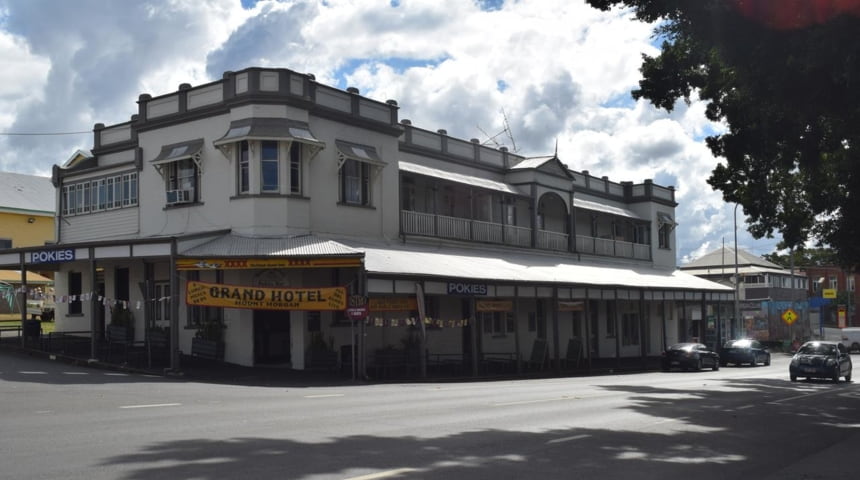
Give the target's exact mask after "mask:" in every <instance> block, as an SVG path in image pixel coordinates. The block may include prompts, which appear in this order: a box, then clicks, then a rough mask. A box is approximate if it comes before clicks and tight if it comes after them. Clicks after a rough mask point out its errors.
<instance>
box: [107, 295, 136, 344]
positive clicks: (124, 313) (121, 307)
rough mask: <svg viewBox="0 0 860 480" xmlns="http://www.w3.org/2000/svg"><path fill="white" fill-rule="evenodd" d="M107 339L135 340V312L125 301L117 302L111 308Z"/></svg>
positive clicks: (123, 341)
mask: <svg viewBox="0 0 860 480" xmlns="http://www.w3.org/2000/svg"><path fill="white" fill-rule="evenodd" d="M107 340H108V342H111V343H130V342H132V341H134V313H132V311H131V310H129V308H128V306H127V305H125V304H124V303H117V304H115V305H114V306H113V307H111V309H110V325H108V327H107Z"/></svg>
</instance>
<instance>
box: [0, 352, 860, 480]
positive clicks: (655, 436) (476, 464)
mask: <svg viewBox="0 0 860 480" xmlns="http://www.w3.org/2000/svg"><path fill="white" fill-rule="evenodd" d="M854 360H855V363H858V362H860V356H857V355H855V356H854ZM858 450H860V383H844V382H840V383H839V384H833V383H831V382H828V381H811V382H806V381H800V382H797V383H792V382H790V381H789V380H788V357H787V356H783V355H774V360H773V363H772V365H771V366H769V367H763V366H759V367H756V368H751V367H740V368H737V367H724V368H722V369H721V370H720V371H717V372H712V371H702V372H671V373H663V372H653V373H642V374H629V375H613V376H592V377H577V378H563V379H540V380H518V381H487V382H468V383H412V384H380V385H367V384H347V385H340V386H309V387H283V386H281V387H271V386H270V387H259V386H240V385H225V384H209V383H200V382H194V381H188V380H176V379H164V378H160V377H147V376H141V375H130V374H122V373H117V372H110V371H105V370H98V369H90V368H86V367H78V366H72V365H68V364H64V363H60V362H52V361H49V360H43V359H36V358H30V357H25V356H20V355H17V354H12V353H9V352H2V351H0V478H3V479H7V478H8V479H159V480H162V479H216V478H217V479H221V478H240V479H258V478H279V479H313V480H318V479H351V480H359V479H360V480H370V479H382V478H410V479H412V478H420V479H440V480H442V479H445V480H450V479H466V478H468V479H484V478H486V479H514V478H516V479H520V478H523V479H531V478H543V479H556V478H558V479H562V478H564V479H578V478H583V479H591V478H602V479H615V478H624V479H658V478H659V479H666V478H695V479H697V480H700V479H725V478H757V479H759V478H772V479H786V478H792V479H797V478H808V479H813V478H814V479H829V478H850V477H852V476H854V475H855V474H856V471H857V470H858V466H857V462H856V461H855V455H856V453H855V452H857V451H858Z"/></svg>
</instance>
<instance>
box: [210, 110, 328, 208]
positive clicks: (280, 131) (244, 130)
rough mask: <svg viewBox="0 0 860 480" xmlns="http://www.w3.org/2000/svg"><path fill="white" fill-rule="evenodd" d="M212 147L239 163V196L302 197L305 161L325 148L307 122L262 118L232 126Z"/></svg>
mask: <svg viewBox="0 0 860 480" xmlns="http://www.w3.org/2000/svg"><path fill="white" fill-rule="evenodd" d="M213 144H214V145H215V148H217V149H218V150H220V151H221V153H222V154H224V156H225V157H227V158H228V159H231V160H232V159H234V158H235V159H236V165H237V167H236V172H237V175H236V180H237V191H238V193H239V194H240V195H243V194H260V193H266V194H281V195H301V194H302V161H303V160H310V159H313V158H314V157H315V156H316V155H317V154H318V153H319V152H320V151H321V150H322V149H324V148H325V143H323V142H321V141H319V140H318V139H317V138H316V137H314V135H313V134H312V133H311V131H310V127H309V126H308V124H307V123H306V122H301V121H297V120H290V119H287V118H263V117H261V118H244V119H241V120H234V121H232V122H230V127H229V128H228V129H227V133H225V134H224V136H223V137H221V138H219V139H218V140H215V142H213ZM234 152H235V153H234ZM303 153H307V154H308V156H307V158H305V157H304V156H303ZM252 179H253V180H252Z"/></svg>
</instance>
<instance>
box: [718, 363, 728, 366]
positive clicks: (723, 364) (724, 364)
mask: <svg viewBox="0 0 860 480" xmlns="http://www.w3.org/2000/svg"><path fill="white" fill-rule="evenodd" d="M726 365H728V363H726V362H720V366H721V367H725V366H726Z"/></svg>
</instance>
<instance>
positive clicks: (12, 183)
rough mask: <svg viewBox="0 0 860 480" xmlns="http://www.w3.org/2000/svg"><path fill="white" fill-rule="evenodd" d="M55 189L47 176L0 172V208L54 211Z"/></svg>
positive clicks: (31, 211)
mask: <svg viewBox="0 0 860 480" xmlns="http://www.w3.org/2000/svg"><path fill="white" fill-rule="evenodd" d="M55 197H56V190H55V189H54V184H53V183H51V179H50V178H49V177H39V176H36V175H24V174H21V173H11V172H0V210H7V211H8V210H15V211H24V212H27V213H33V214H35V213H42V214H45V215H51V216H53V215H54V214H55V213H56V208H57V207H56V204H55V200H54V199H55Z"/></svg>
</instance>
